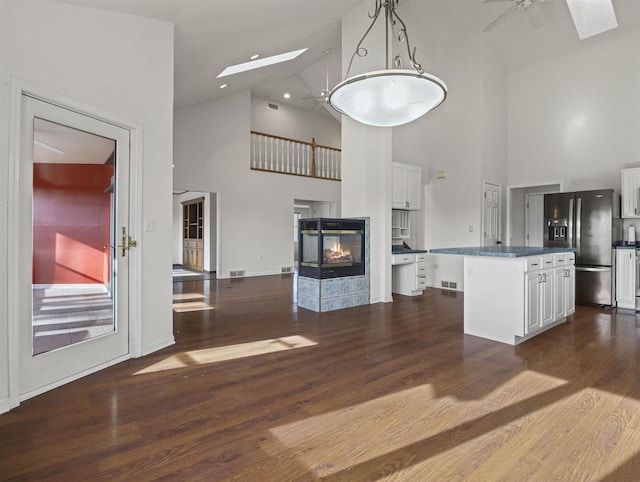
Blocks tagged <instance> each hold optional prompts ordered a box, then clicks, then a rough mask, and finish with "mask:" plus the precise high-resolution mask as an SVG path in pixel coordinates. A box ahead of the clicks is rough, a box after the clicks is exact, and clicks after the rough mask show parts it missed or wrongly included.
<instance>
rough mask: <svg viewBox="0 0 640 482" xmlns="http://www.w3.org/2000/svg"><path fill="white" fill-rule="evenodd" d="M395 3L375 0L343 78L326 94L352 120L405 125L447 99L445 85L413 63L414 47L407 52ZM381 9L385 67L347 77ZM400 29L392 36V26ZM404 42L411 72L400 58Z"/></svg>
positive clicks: (395, 0)
mask: <svg viewBox="0 0 640 482" xmlns="http://www.w3.org/2000/svg"><path fill="white" fill-rule="evenodd" d="M397 5H398V0H376V5H375V7H376V8H375V12H374V13H373V15H371V14H370V15H369V17H370V18H372V19H373V20H372V21H371V24H370V25H369V28H368V29H367V31H366V32H365V33H364V35H363V36H362V38H361V39H360V42H358V45H357V46H356V50H355V52H354V53H353V55H352V56H351V61H350V62H349V67H348V69H347V75H346V77H347V78H346V79H345V80H343V81H342V82H340V83H339V84H338V85H336V86H335V87H334V88H333V90H332V91H331V93H330V94H329V99H328V102H329V104H330V105H331V106H332V107H333V108H334V109H336V110H337V111H338V112H340V113H342V114H344V115H347V116H349V117H351V118H352V119H354V120H356V121H358V122H361V123H363V124H368V125H371V126H378V127H392V126H399V125H402V124H406V123H407V122H411V121H413V120H415V119H417V118H418V117H421V116H423V115H424V114H426V113H427V112H429V111H430V110H432V109H434V108H435V107H437V106H439V105H440V104H442V102H443V101H444V99H445V98H446V96H447V86H446V84H445V83H444V82H443V81H442V80H441V79H439V78H438V77H436V76H435V75H431V74H427V73H425V72H424V70H423V69H422V66H421V65H420V64H419V63H418V62H416V59H415V48H414V49H413V51H411V46H410V45H409V36H408V34H407V27H406V25H405V23H404V22H403V21H402V19H401V18H400V17H399V16H398V14H397V13H396V7H397ZM383 10H384V14H385V41H386V52H385V60H386V68H385V70H376V71H372V72H366V73H364V74H359V75H355V76H353V77H349V72H350V70H351V65H352V63H353V60H354V58H355V57H356V55H357V56H358V57H366V55H367V53H368V52H367V49H366V48H364V47H362V42H363V41H364V39H365V38H366V37H367V35H368V34H369V32H370V31H371V29H372V28H373V25H374V24H375V23H376V21H377V20H378V18H379V17H380V14H381V13H382V11H383ZM398 24H399V25H400V29H399V30H398V32H397V34H396V26H397V25H398ZM391 40H392V41H393V48H394V50H395V53H394V55H393V59H392V60H393V65H394V67H396V68H393V69H390V68H389V60H390V56H389V45H390V43H391ZM400 43H405V44H406V47H407V57H408V59H409V63H410V64H411V67H412V69H405V68H404V66H403V62H402V58H401V56H400V49H399V44H400Z"/></svg>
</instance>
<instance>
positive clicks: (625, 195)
mask: <svg viewBox="0 0 640 482" xmlns="http://www.w3.org/2000/svg"><path fill="white" fill-rule="evenodd" d="M639 189H640V168H633V169H623V170H622V217H623V218H638V217H640V206H639V205H638V202H639V201H638V199H639V197H640V191H639Z"/></svg>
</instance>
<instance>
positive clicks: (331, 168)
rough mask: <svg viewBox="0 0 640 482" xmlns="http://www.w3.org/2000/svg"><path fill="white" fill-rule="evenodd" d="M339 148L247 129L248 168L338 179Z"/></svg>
mask: <svg viewBox="0 0 640 482" xmlns="http://www.w3.org/2000/svg"><path fill="white" fill-rule="evenodd" d="M340 163H341V151H340V149H336V148H334V147H327V146H321V145H319V144H316V140H315V138H314V139H313V140H312V141H311V142H303V141H298V140H295V139H287V138H286V137H278V136H272V135H270V134H265V133H263V132H256V131H251V169H253V170H256V171H268V172H280V173H283V174H291V175H294V176H306V177H316V178H320V179H332V180H337V181H339V180H340V168H341V166H340Z"/></svg>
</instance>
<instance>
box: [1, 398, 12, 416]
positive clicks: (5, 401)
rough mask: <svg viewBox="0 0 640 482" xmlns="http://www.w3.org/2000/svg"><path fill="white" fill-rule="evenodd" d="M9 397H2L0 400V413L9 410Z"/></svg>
mask: <svg viewBox="0 0 640 482" xmlns="http://www.w3.org/2000/svg"><path fill="white" fill-rule="evenodd" d="M11 408H12V407H11V399H10V398H3V399H2V400H0V414H3V413H7V412H8V411H9V410H11Z"/></svg>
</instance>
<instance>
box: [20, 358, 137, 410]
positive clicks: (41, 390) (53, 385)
mask: <svg viewBox="0 0 640 482" xmlns="http://www.w3.org/2000/svg"><path fill="white" fill-rule="evenodd" d="M130 358H131V357H130V356H129V354H126V355H123V356H120V357H118V358H114V359H113V360H109V361H108V362H105V363H102V364H100V365H96V366H95V367H91V368H88V369H86V370H83V371H81V372H78V373H74V374H73V375H71V376H69V377H65V378H62V379H61V380H57V381H55V382H53V383H49V384H48V385H44V386H42V387H39V388H36V389H35V390H31V391H30V392H25V393H21V394H20V401H21V402H24V401H25V400H28V399H30V398H32V397H35V396H37V395H41V394H43V393H45V392H48V391H49V390H53V389H54V388H58V387H61V386H62V385H66V384H67V383H70V382H73V381H75V380H78V379H80V378H83V377H86V376H87V375H91V374H92V373H96V372H99V371H100V370H104V369H105V368H109V367H110V366H113V365H117V364H118V363H122V362H123V361H126V360H128V359H130Z"/></svg>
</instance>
